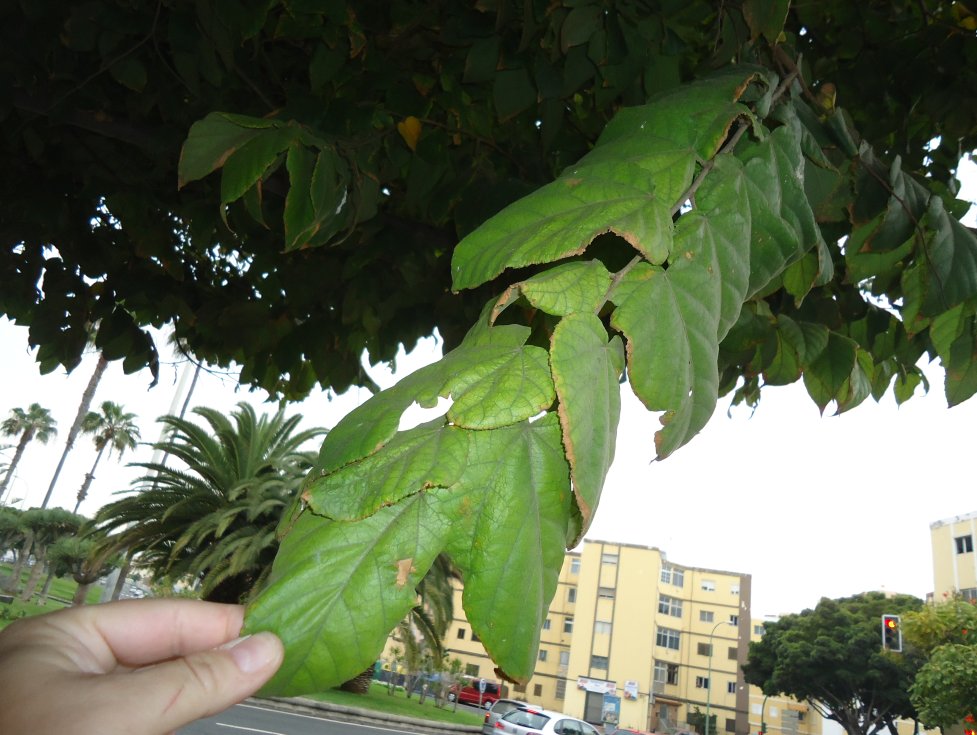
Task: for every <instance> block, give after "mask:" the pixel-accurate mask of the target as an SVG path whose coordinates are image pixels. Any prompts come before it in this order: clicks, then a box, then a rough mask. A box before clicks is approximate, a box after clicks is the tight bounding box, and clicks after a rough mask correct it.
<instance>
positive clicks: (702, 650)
mask: <svg viewBox="0 0 977 735" xmlns="http://www.w3.org/2000/svg"><path fill="white" fill-rule="evenodd" d="M696 653H698V654H699V655H700V656H711V655H712V644H711V643H700V644H698V645H697V646H696Z"/></svg>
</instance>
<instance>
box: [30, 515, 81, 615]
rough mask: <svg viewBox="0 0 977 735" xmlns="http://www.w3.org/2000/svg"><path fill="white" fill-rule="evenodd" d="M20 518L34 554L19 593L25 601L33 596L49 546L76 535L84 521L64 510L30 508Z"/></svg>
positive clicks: (45, 561)
mask: <svg viewBox="0 0 977 735" xmlns="http://www.w3.org/2000/svg"><path fill="white" fill-rule="evenodd" d="M22 518H23V523H24V528H25V530H26V532H27V535H28V538H29V539H30V542H31V545H32V548H33V554H34V566H32V567H31V572H30V575H29V576H28V577H27V582H26V583H25V584H24V589H23V591H21V593H20V599H21V600H24V601H27V600H30V599H31V597H32V596H33V595H34V590H35V589H36V588H37V583H38V581H39V580H40V578H41V573H42V572H43V571H44V569H45V567H46V565H47V553H48V550H49V549H50V547H51V544H53V543H54V542H55V541H57V540H58V539H59V538H61V537H62V536H70V535H74V534H76V533H77V532H78V529H79V528H80V527H81V525H82V523H84V521H85V520H86V519H85V518H83V517H82V516H80V515H77V514H75V513H69V512H68V511H66V510H65V509H64V508H31V509H30V510H28V511H26V512H25V513H24V515H23V516H22Z"/></svg>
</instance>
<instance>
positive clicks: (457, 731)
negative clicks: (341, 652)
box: [247, 697, 482, 735]
mask: <svg viewBox="0 0 977 735" xmlns="http://www.w3.org/2000/svg"><path fill="white" fill-rule="evenodd" d="M247 701H248V702H249V703H251V704H255V705H260V706H264V707H271V708H273V709H278V710H282V711H284V712H297V713H299V714H303V715H312V716H313V717H321V718H323V719H329V720H341V721H342V722H351V723H355V724H357V725H368V726H371V727H383V728H387V729H389V730H403V731H405V732H412V733H424V734H425V735H473V734H474V733H481V731H482V729H481V728H480V727H478V726H477V725H455V724H452V723H448V722H435V721H433V720H424V719H420V718H415V717H403V716H402V715H390V714H387V713H385V712H377V711H376V710H370V709H362V708H360V707H347V706H345V705H341V704H328V703H326V702H320V701H318V700H316V699H307V698H306V697H251V698H249V699H248V700H247Z"/></svg>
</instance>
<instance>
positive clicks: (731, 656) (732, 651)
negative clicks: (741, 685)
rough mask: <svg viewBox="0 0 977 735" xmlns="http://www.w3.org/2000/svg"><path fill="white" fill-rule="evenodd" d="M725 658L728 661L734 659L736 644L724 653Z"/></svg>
mask: <svg viewBox="0 0 977 735" xmlns="http://www.w3.org/2000/svg"><path fill="white" fill-rule="evenodd" d="M726 658H728V659H729V660H730V661H735V660H736V646H730V647H729V651H728V653H727V654H726Z"/></svg>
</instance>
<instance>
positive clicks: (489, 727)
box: [482, 699, 541, 735]
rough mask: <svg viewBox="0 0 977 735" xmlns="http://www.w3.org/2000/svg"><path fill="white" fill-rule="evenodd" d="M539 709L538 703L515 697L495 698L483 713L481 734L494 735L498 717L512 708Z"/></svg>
mask: <svg viewBox="0 0 977 735" xmlns="http://www.w3.org/2000/svg"><path fill="white" fill-rule="evenodd" d="M530 708H532V709H537V710H538V709H541V707H539V705H535V704H529V703H527V702H520V701H518V700H516V699H497V700H495V704H493V705H492V706H491V707H490V708H489V711H488V712H486V713H485V722H483V723H482V735H495V723H496V722H498V721H499V718H500V717H502V716H504V715H507V714H509V713H510V712H512V710H514V709H530Z"/></svg>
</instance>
